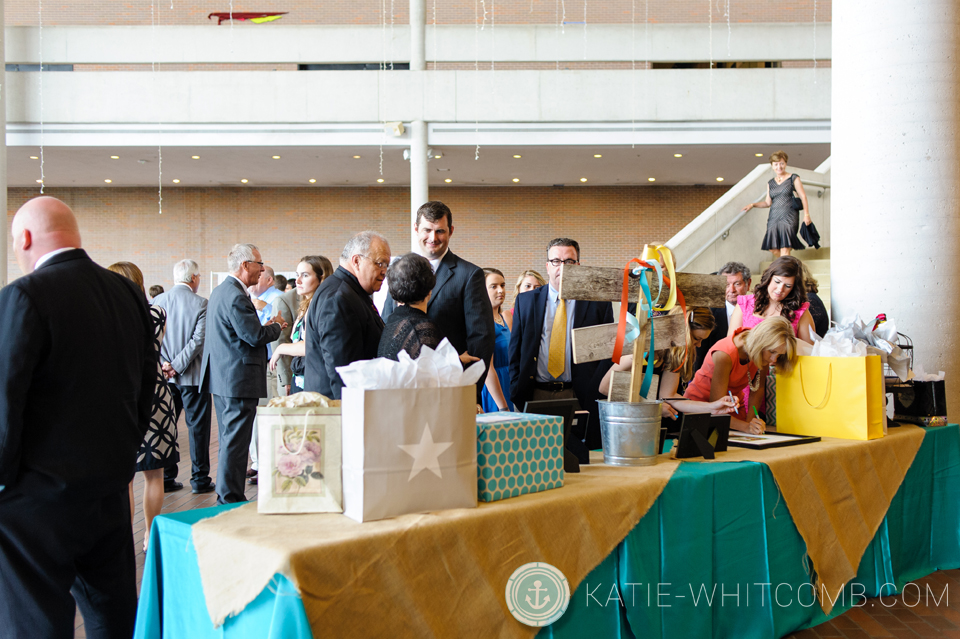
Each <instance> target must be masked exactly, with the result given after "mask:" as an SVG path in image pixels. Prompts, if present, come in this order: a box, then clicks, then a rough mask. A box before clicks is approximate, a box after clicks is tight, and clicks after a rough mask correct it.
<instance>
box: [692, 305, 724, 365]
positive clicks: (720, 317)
mask: <svg viewBox="0 0 960 639" xmlns="http://www.w3.org/2000/svg"><path fill="white" fill-rule="evenodd" d="M710 312H711V313H713V321H714V327H713V331H712V332H711V333H710V336H709V337H707V339H705V340H703V343H702V344H700V348H698V349H697V360H696V362H694V364H693V373H694V375H696V373H697V371H698V370H700V367H701V366H703V359H704V358H705V357H706V356H707V353H708V352H709V351H710V349H711V348H713V345H714V344H716V343H717V342H719V341H720V340H722V339H723V338H724V337H726V336H727V331H728V330H729V328H730V325H729V324H728V323H727V308H726V306H724V307H723V308H711V309H710Z"/></svg>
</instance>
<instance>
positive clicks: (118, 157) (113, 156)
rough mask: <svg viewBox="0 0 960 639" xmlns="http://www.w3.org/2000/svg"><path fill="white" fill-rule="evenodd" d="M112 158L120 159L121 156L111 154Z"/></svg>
mask: <svg viewBox="0 0 960 639" xmlns="http://www.w3.org/2000/svg"><path fill="white" fill-rule="evenodd" d="M110 159H111V160H119V159H120V156H119V155H111V156H110Z"/></svg>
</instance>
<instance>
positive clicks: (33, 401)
mask: <svg viewBox="0 0 960 639" xmlns="http://www.w3.org/2000/svg"><path fill="white" fill-rule="evenodd" d="M12 230H13V250H14V253H15V254H16V257H17V263H18V264H19V265H20V270H22V271H23V273H24V277H21V278H19V279H17V280H15V281H13V282H11V283H10V284H8V285H7V286H6V287H4V288H3V289H0V344H3V347H2V348H0V488H2V490H0V634H2V635H3V636H4V637H63V638H68V637H73V627H74V617H75V614H76V613H75V610H76V608H75V603H74V602H75V601H76V605H79V607H80V612H81V613H82V614H83V619H84V625H85V628H86V634H87V636H88V637H98V638H99V637H118V638H119V637H127V638H128V637H130V636H131V635H132V634H133V629H134V622H135V619H136V607H137V590H136V563H135V561H134V549H133V531H132V529H131V525H130V498H129V495H128V492H127V490H128V489H127V487H128V485H129V483H130V480H131V479H132V478H133V474H134V466H135V463H136V457H137V451H138V450H139V448H140V443H141V442H142V441H143V437H144V434H145V433H146V430H147V426H148V424H149V423H150V417H151V408H152V404H153V393H154V384H155V378H156V374H157V364H158V359H157V357H158V356H157V351H156V348H155V346H154V341H153V325H152V322H151V320H150V315H149V312H148V310H147V303H146V298H145V297H144V295H143V292H142V291H141V290H140V289H139V288H138V287H137V286H136V285H135V284H134V283H133V282H132V281H130V280H128V279H127V278H125V277H122V276H120V275H117V274H115V273H111V272H109V271H107V270H106V269H103V268H101V267H99V266H97V265H96V264H94V263H93V261H92V260H91V259H90V258H89V257H88V256H87V254H86V252H84V251H83V249H81V248H80V230H79V226H78V225H77V220H76V218H75V217H74V215H73V212H72V211H71V210H70V208H69V207H67V205H66V204H64V203H63V202H61V201H60V200H57V199H55V198H51V197H39V198H36V199H33V200H30V201H29V202H27V203H26V204H24V205H23V207H22V208H21V209H20V210H19V211H18V212H17V214H16V216H15V217H14V218H13V229H12ZM71 595H72V596H71Z"/></svg>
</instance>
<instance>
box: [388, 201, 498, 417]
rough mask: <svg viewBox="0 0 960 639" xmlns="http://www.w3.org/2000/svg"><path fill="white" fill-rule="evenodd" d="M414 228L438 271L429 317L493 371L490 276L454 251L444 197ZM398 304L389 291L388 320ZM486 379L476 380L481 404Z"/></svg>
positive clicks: (425, 209)
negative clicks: (487, 283)
mask: <svg viewBox="0 0 960 639" xmlns="http://www.w3.org/2000/svg"><path fill="white" fill-rule="evenodd" d="M413 231H414V233H416V235H417V243H418V245H419V247H418V249H417V252H418V253H420V255H422V256H423V257H425V258H427V259H428V260H429V261H430V266H431V267H432V268H433V272H434V273H435V274H436V276H437V283H436V284H435V285H434V287H433V293H432V295H431V296H430V302H429V304H427V317H428V318H430V321H432V322H433V323H434V324H436V325H437V328H439V329H440V332H441V334H442V335H444V336H445V337H446V338H447V339H448V340H450V344H451V345H452V346H453V347H454V348H455V349H457V352H458V353H459V354H461V355H463V354H464V353H467V354H469V355H472V356H474V357H479V358H480V359H482V360H483V361H484V363H485V364H486V366H487V370H489V369H490V361H491V359H492V358H493V349H494V344H495V343H496V340H497V331H496V328H495V327H494V323H493V311H492V310H491V308H490V297H489V296H488V295H487V285H486V278H485V276H484V274H483V270H482V269H480V268H479V267H478V266H476V265H475V264H472V263H470V262H468V261H467V260H465V259H463V258H462V257H460V256H459V255H456V254H455V253H454V252H453V251H451V250H450V238H451V237H453V213H451V212H450V207H448V206H447V205H446V204H444V203H443V202H439V201H432V202H426V203H425V204H423V205H422V206H421V207H420V208H419V209H417V220H416V223H415V224H414V226H413ZM388 285H389V282H388ZM395 307H396V304H395V303H394V301H393V298H392V297H389V296H388V297H387V300H386V302H385V303H384V308H383V319H384V321H386V320H387V319H388V318H389V317H390V313H391V312H392V311H393V309H394V308H395ZM485 380H486V374H484V376H483V377H481V378H480V380H479V381H478V382H477V403H480V391H481V389H482V388H483V384H484V381H485Z"/></svg>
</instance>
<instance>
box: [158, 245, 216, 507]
mask: <svg viewBox="0 0 960 639" xmlns="http://www.w3.org/2000/svg"><path fill="white" fill-rule="evenodd" d="M173 281H174V282H175V284H174V285H173V288H172V289H170V290H169V291H167V292H166V293H162V294H160V295H158V296H157V298H156V299H154V300H153V303H154V305H155V306H159V307H160V308H162V309H163V310H165V311H166V312H167V329H166V332H165V333H164V335H163V344H162V345H161V346H160V361H161V362H162V363H163V372H164V373H165V374H166V376H167V378H168V379H169V381H170V383H169V386H170V390H171V392H173V395H174V398H175V399H176V401H177V402H178V403H179V404H180V405H181V406H183V409H184V414H185V415H186V421H187V429H188V430H189V432H190V462H191V465H192V473H191V477H190V485H191V486H192V488H193V492H194V493H196V494H200V493H210V492H213V490H214V488H215V486H214V484H213V482H211V481H210V393H207V392H200V372H201V371H200V364H201V363H202V362H203V343H204V340H205V339H206V327H207V300H205V299H204V298H202V297H200V296H199V295H197V291H198V290H199V289H200V266H199V265H198V264H197V263H196V262H194V261H193V260H180V261H179V262H177V263H176V264H174V266H173ZM174 468H176V465H174ZM165 474H166V473H165ZM173 478H174V479H176V473H174V474H173ZM167 481H169V480H168V479H167V478H166V477H165V481H164V484H165V485H166V483H167Z"/></svg>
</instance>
